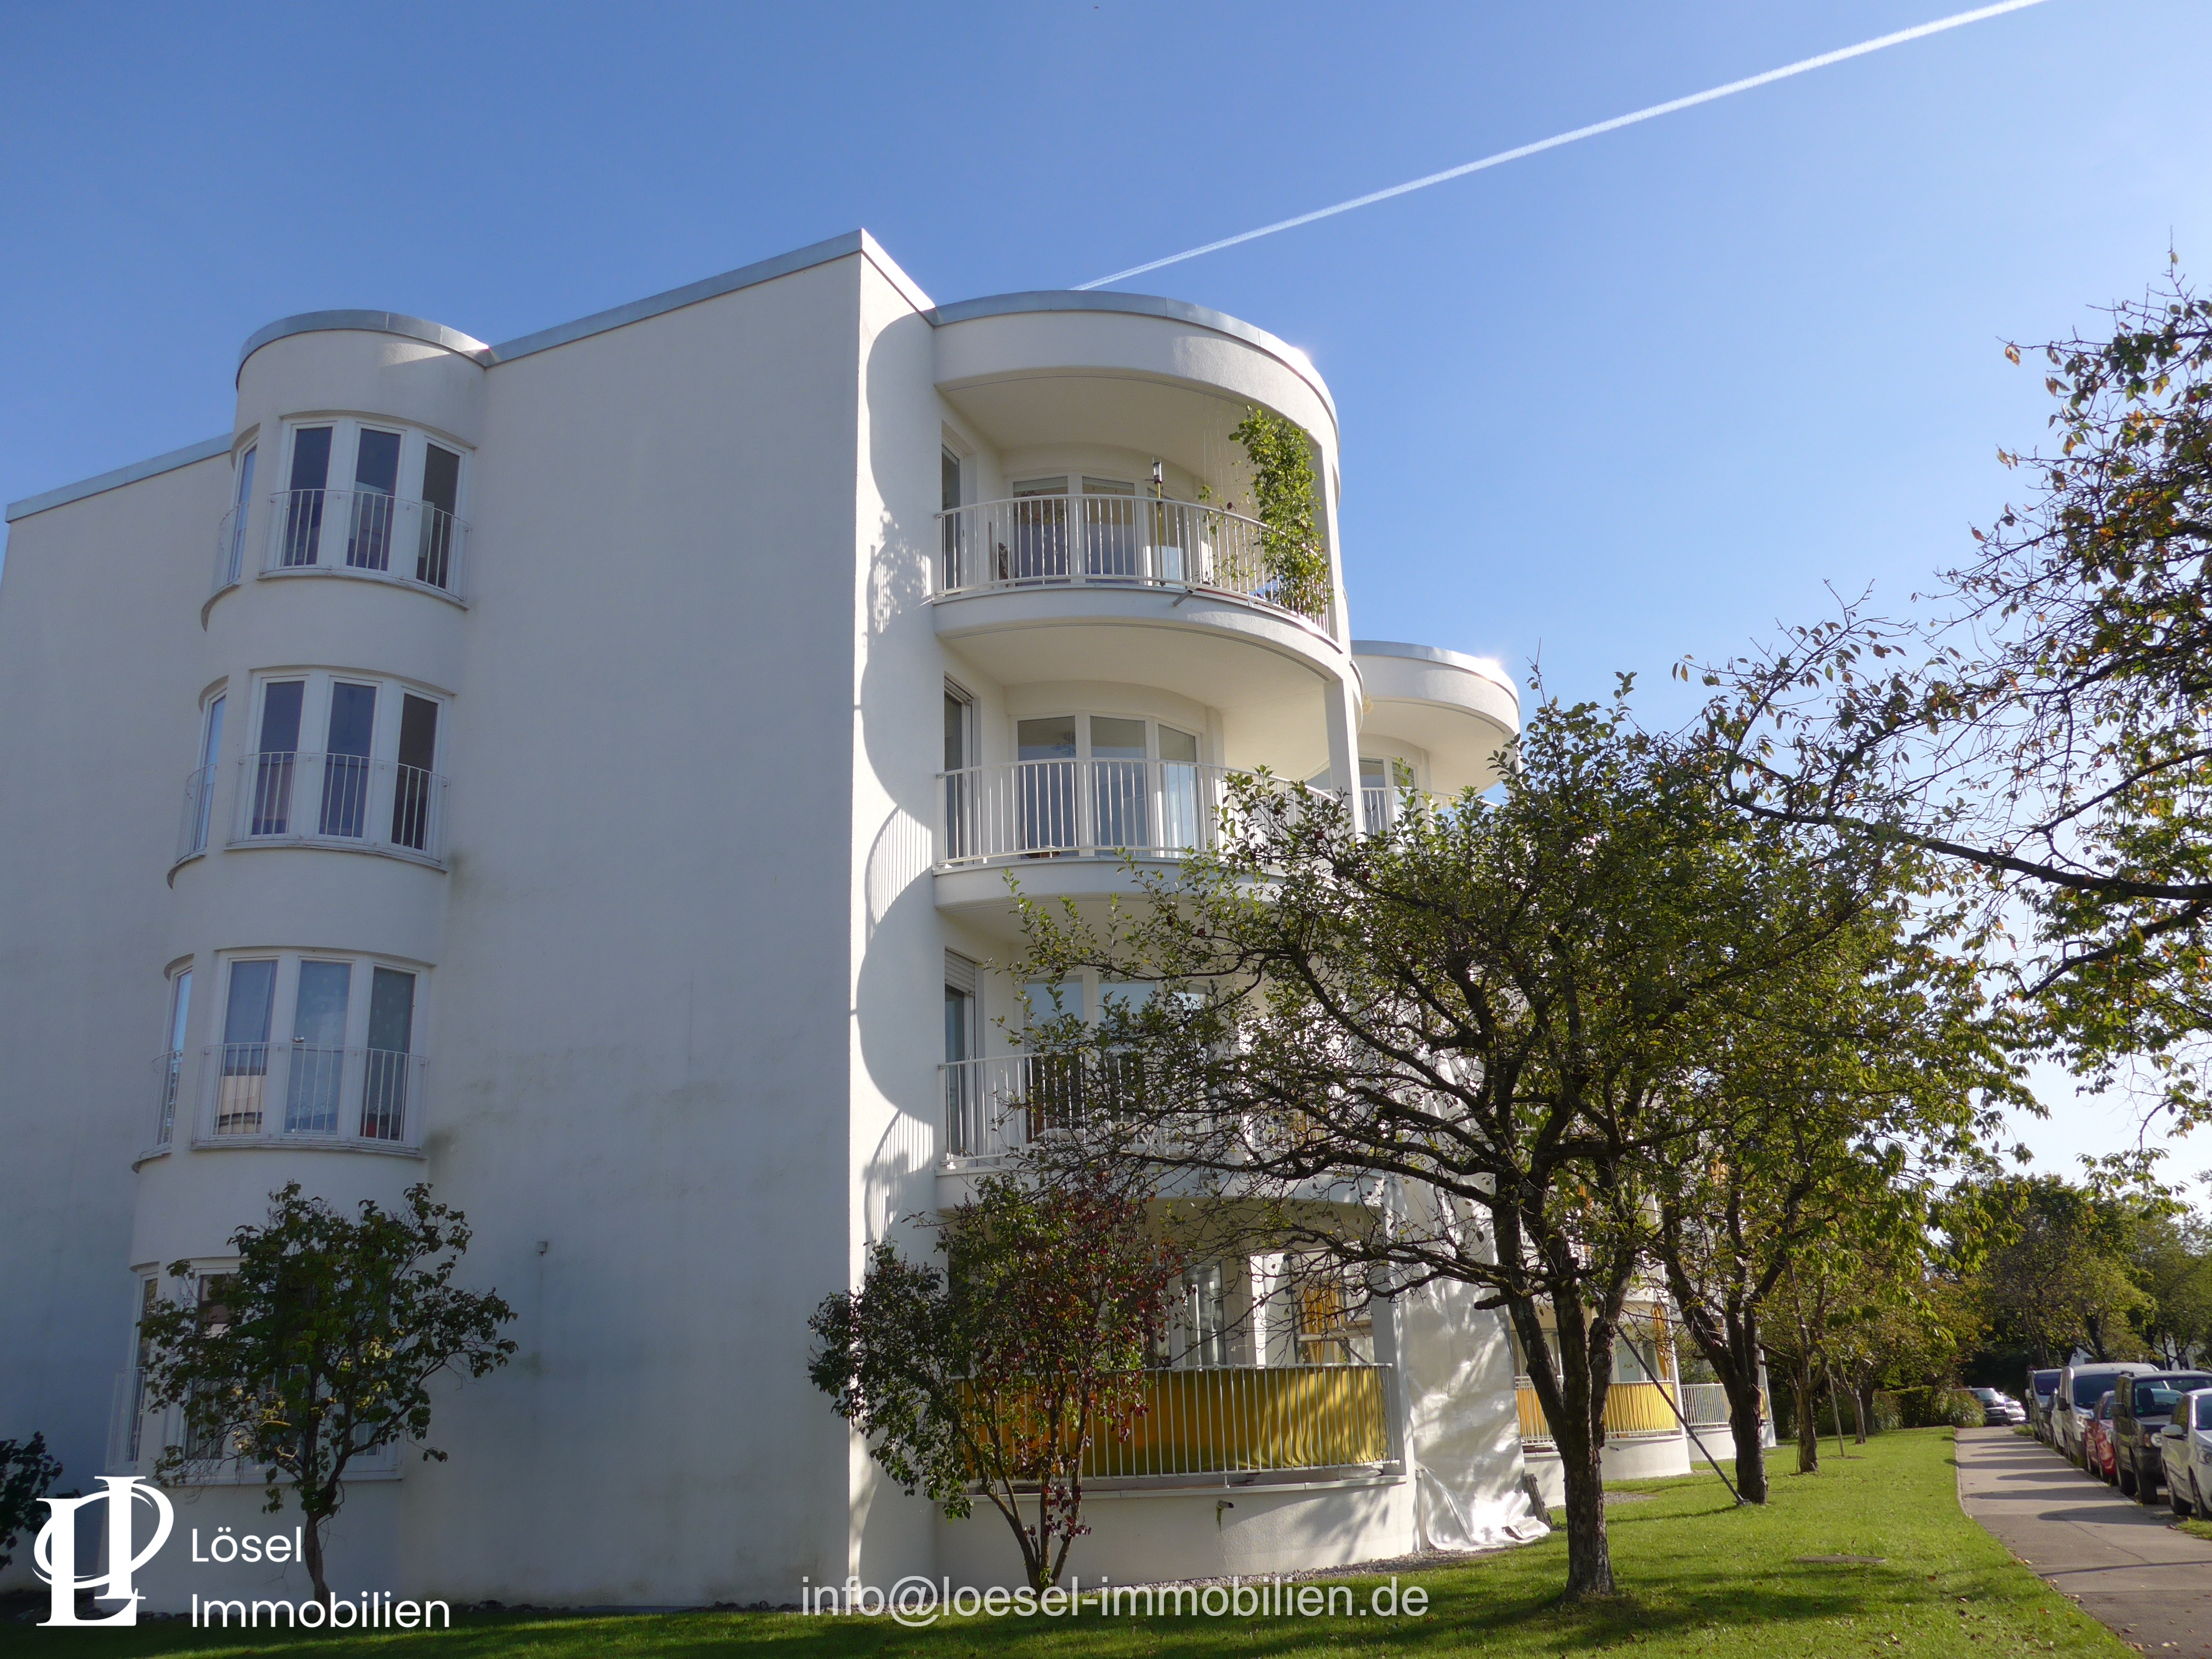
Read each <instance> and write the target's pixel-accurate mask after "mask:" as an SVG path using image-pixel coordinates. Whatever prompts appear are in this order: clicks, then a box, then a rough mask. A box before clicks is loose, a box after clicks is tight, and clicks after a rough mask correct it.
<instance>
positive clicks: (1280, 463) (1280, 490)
mask: <svg viewBox="0 0 2212 1659" xmlns="http://www.w3.org/2000/svg"><path fill="white" fill-rule="evenodd" d="M1230 436H1231V437H1232V438H1234V439H1236V440H1237V442H1238V443H1240V444H1242V445H1243V446H1244V455H1245V459H1247V460H1248V461H1249V463H1250V465H1251V469H1252V493H1253V495H1254V496H1255V498H1256V499H1255V501H1254V503H1253V507H1254V514H1255V517H1256V518H1258V520H1260V523H1261V526H1262V528H1261V532H1260V556H1261V560H1262V561H1263V562H1265V564H1266V566H1267V574H1269V575H1270V576H1272V577H1273V578H1274V580H1275V581H1276V584H1277V591H1278V595H1279V598H1280V599H1281V600H1282V603H1283V604H1284V605H1286V606H1288V607H1289V608H1290V609H1291V610H1293V611H1301V612H1303V613H1304V614H1305V615H1307V616H1317V615H1319V614H1320V613H1321V612H1322V611H1323V610H1324V609H1325V608H1326V607H1327V605H1328V553H1327V552H1326V551H1324V550H1323V549H1322V538H1321V532H1320V530H1319V527H1318V526H1317V522H1316V515H1315V507H1316V481H1315V477H1314V464H1313V440H1312V439H1311V438H1310V437H1308V436H1307V435H1306V432H1305V428H1303V427H1301V426H1299V425H1298V424H1297V422H1295V421H1290V420H1285V418H1284V417H1283V416H1280V415H1278V414H1275V413H1274V412H1273V410H1266V409H1261V407H1260V406H1259V405H1258V404H1250V405H1248V406H1247V407H1246V409H1245V410H1244V418H1243V421H1242V422H1239V423H1238V424H1237V427H1236V428H1235V429H1234V430H1233V431H1231V433H1230Z"/></svg>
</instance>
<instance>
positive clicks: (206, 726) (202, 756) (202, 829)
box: [177, 692, 228, 862]
mask: <svg viewBox="0 0 2212 1659" xmlns="http://www.w3.org/2000/svg"><path fill="white" fill-rule="evenodd" d="M227 702H228V699H227V698H226V697H225V696H223V695H222V693H220V692H218V693H217V694H216V696H212V697H210V698H209V699H208V702H207V707H206V708H203V709H202V710H201V711H200V747H199V764H198V765H197V767H195V768H193V769H192V775H191V777H189V778H187V779H186V780H185V815H184V820H183V822H182V823H179V825H178V828H177V858H178V860H179V862H181V861H182V860H185V859H188V858H191V856H192V855H193V854H196V853H204V852H205V851H206V850H207V842H208V827H209V823H210V819H211V818H212V817H213V816H214V812H215V785H216V768H217V767H218V766H220V765H221V764H222V717H223V711H224V708H225V706H226V704H227Z"/></svg>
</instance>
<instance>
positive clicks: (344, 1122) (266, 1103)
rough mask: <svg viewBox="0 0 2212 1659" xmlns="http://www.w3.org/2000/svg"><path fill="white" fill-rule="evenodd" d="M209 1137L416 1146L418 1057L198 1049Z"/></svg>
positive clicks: (378, 1051)
mask: <svg viewBox="0 0 2212 1659" xmlns="http://www.w3.org/2000/svg"><path fill="white" fill-rule="evenodd" d="M203 1055H204V1066H205V1069H206V1072H207V1079H208V1092H209V1095H210V1099H209V1102H208V1117H207V1127H208V1134H209V1137H210V1139H214V1140H216V1141H221V1140H223V1139H229V1138H231V1137H233V1136H239V1137H251V1138H253V1139H298V1140H301V1141H309V1142H311V1141H315V1140H322V1141H368V1142H371V1143H374V1144H375V1145H379V1146H417V1145H419V1144H420V1143H421V1133H420V1131H419V1128H418V1126H417V1123H416V1118H417V1115H418V1111H419V1104H420V1102H421V1100H422V1079H423V1074H424V1073H425V1072H426V1071H427V1070H428V1066H429V1060H428V1058H427V1057H426V1056H424V1055H422V1054H402V1053H399V1052H398V1051H397V1050H394V1049H389V1048H325V1047H323V1046H320V1045H319V1044H315V1043H310V1042H300V1041H297V1040H295V1041H293V1042H224V1043H216V1044H214V1045H212V1046H211V1047H210V1048H206V1049H205V1050H204V1051H203Z"/></svg>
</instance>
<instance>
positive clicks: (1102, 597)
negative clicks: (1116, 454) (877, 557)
mask: <svg viewBox="0 0 2212 1659" xmlns="http://www.w3.org/2000/svg"><path fill="white" fill-rule="evenodd" d="M1268 534H1269V532H1267V529H1266V527H1265V526H1262V525H1261V524H1260V523H1259V522H1258V521H1257V520H1252V519H1249V518H1245V517H1243V516H1241V515H1239V514H1237V513H1231V512H1228V511H1227V510H1225V509H1224V508H1222V507H1213V506H1208V505H1206V504H1204V503H1200V502H1192V501H1172V500H1166V499H1157V498H1154V497H1152V496H1149V495H1106V494H1066V495H1025V496H1019V497H1016V498H1013V499H1012V500H1006V501H980V502H977V503H975V505H973V506H970V507H959V508H957V509H951V510H948V511H947V512H945V513H942V514H940V515H939V546H938V549H937V554H936V565H937V568H936V571H935V573H934V575H933V590H934V591H933V592H932V593H931V595H930V605H931V608H932V611H933V620H934V623H935V625H936V631H937V634H938V637H939V638H940V639H942V640H944V641H945V642H946V643H947V644H948V645H950V646H951V647H952V648H953V649H954V650H955V651H956V652H957V653H958V654H959V655H960V656H961V657H962V658H963V659H965V660H967V661H968V662H969V663H971V664H973V665H974V666H975V669H976V670H977V671H980V672H981V674H983V675H984V676H985V677H987V678H990V679H992V680H995V681H996V682H997V683H998V684H1001V685H1019V684H1042V683H1046V682H1054V681H1091V682H1111V683H1117V684H1139V685H1146V686H1151V687H1154V688H1157V689H1158V690H1164V691H1169V692H1172V693H1174V694H1175V695H1176V696H1181V697H1184V698H1187V699H1188V700H1189V701H1190V702H1196V703H1200V704H1203V705H1204V706H1206V707H1207V708H1214V709H1218V710H1219V711H1220V713H1221V716H1222V720H1223V722H1224V731H1225V735H1226V737H1227V738H1228V740H1229V741H1230V742H1231V744H1234V745H1235V746H1236V748H1237V750H1238V752H1240V753H1242V754H1246V755H1249V756H1253V757H1258V758H1263V759H1265V760H1266V761H1267V763H1268V764H1269V765H1271V766H1273V767H1274V768H1275V769H1277V770H1279V771H1281V772H1283V773H1284V774H1285V775H1290V776H1305V775H1309V774H1310V772H1311V771H1312V770H1313V769H1315V767H1316V766H1318V765H1322V764H1325V763H1326V761H1327V750H1326V746H1325V744H1326V739H1325V738H1324V736H1323V734H1324V733H1325V732H1326V731H1327V729H1328V726H1327V720H1326V712H1325V702H1324V696H1325V692H1326V689H1327V688H1328V686H1329V685H1330V684H1340V683H1342V682H1343V681H1345V680H1346V679H1348V678H1350V677H1351V675H1352V661H1351V655H1350V653H1349V651H1348V649H1347V648H1346V646H1345V645H1344V643H1343V642H1342V641H1341V640H1340V639H1339V638H1338V637H1337V635H1338V632H1339V631H1340V622H1339V618H1338V617H1337V613H1336V606H1335V600H1334V597H1333V595H1332V593H1331V592H1330V591H1329V588H1328V580H1327V579H1326V578H1324V579H1323V580H1322V581H1321V582H1318V583H1311V584H1306V583H1299V582H1296V581H1291V580H1285V578H1284V577H1283V576H1281V575H1280V574H1278V573H1277V572H1276V570H1275V569H1274V568H1273V561H1272V560H1271V559H1270V558H1269V557H1268V555H1267V537H1268Z"/></svg>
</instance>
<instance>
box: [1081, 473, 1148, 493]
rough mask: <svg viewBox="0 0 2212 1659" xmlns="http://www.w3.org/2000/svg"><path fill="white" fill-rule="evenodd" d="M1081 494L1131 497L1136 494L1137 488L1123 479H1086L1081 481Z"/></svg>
mask: <svg viewBox="0 0 2212 1659" xmlns="http://www.w3.org/2000/svg"><path fill="white" fill-rule="evenodd" d="M1083 493H1084V494H1085V495H1135V494H1136V493H1137V486H1136V485H1134V484H1133V483H1129V482H1128V481H1127V479H1123V478H1090V477H1086V478H1085V479H1084V481H1083Z"/></svg>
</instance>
